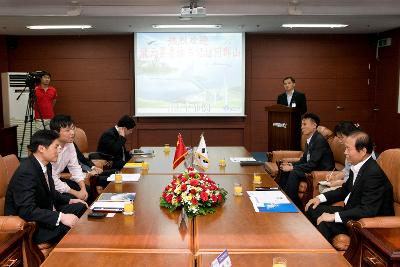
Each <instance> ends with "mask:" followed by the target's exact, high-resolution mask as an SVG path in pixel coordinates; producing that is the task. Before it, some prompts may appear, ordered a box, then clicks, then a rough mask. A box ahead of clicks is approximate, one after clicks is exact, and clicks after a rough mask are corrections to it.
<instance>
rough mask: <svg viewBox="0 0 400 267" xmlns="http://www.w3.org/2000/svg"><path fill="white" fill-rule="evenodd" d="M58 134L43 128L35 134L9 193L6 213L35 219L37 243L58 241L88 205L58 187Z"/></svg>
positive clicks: (10, 185)
mask: <svg viewBox="0 0 400 267" xmlns="http://www.w3.org/2000/svg"><path fill="white" fill-rule="evenodd" d="M57 138H58V134H57V133H56V132H53V131H50V130H40V131H38V132H36V133H35V134H34V135H33V136H32V141H31V144H30V145H29V149H30V150H31V151H32V153H33V154H32V155H31V156H29V157H28V158H27V159H26V160H24V161H22V162H21V164H20V166H19V167H18V169H17V170H16V171H15V173H14V175H13V176H12V178H11V181H10V184H9V186H8V189H7V193H6V200H5V214H6V215H16V216H20V217H21V218H22V219H24V220H26V221H35V222H37V224H38V226H39V227H38V230H37V231H36V232H35V235H34V237H33V240H34V242H36V243H44V242H50V243H56V242H58V241H59V240H60V239H61V238H62V237H63V236H64V235H65V234H66V233H67V232H68V230H69V229H70V228H72V227H73V226H74V225H75V224H76V222H77V221H78V217H79V216H81V215H82V214H83V213H84V212H85V210H86V208H87V204H86V203H85V202H84V201H82V200H80V199H70V198H69V197H67V196H65V195H62V194H60V193H59V192H58V191H56V190H55V187H54V181H53V178H52V168H51V164H50V162H55V161H57V157H58V153H59V150H60V143H59V142H58V140H57Z"/></svg>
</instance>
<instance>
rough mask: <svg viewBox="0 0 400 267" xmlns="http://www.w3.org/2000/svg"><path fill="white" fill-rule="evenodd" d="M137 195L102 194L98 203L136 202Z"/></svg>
mask: <svg viewBox="0 0 400 267" xmlns="http://www.w3.org/2000/svg"><path fill="white" fill-rule="evenodd" d="M135 197H136V193H101V195H100V196H99V197H98V198H97V201H100V202H102V201H134V200H135Z"/></svg>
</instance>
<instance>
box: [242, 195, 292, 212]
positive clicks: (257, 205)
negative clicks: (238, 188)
mask: <svg viewBox="0 0 400 267" xmlns="http://www.w3.org/2000/svg"><path fill="white" fill-rule="evenodd" d="M247 194H248V195H249V197H250V200H251V202H252V204H253V207H254V210H255V211H256V212H298V209H297V208H296V206H295V205H294V204H293V203H291V202H290V200H289V199H288V198H287V197H286V196H285V194H283V193H282V192H281V191H275V190H274V191H247Z"/></svg>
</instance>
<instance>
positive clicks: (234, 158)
mask: <svg viewBox="0 0 400 267" xmlns="http://www.w3.org/2000/svg"><path fill="white" fill-rule="evenodd" d="M230 160H231V161H232V162H241V161H256V160H255V158H253V157H230Z"/></svg>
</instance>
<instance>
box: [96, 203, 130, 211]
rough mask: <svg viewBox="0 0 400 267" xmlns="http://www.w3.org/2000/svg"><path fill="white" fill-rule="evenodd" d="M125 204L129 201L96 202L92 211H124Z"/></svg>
mask: <svg viewBox="0 0 400 267" xmlns="http://www.w3.org/2000/svg"><path fill="white" fill-rule="evenodd" d="M125 202H127V201H95V202H94V203H93V204H92V206H90V209H92V210H93V209H99V210H101V209H104V210H112V209H122V210H123V209H124V205H125Z"/></svg>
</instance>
